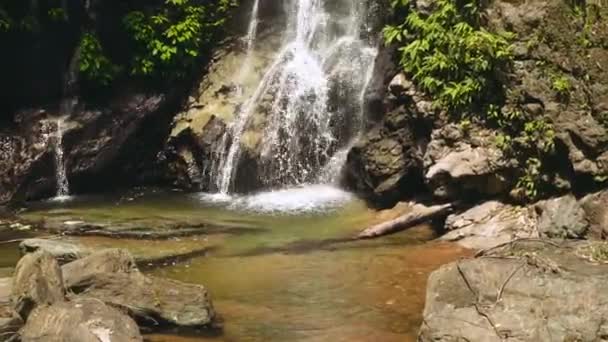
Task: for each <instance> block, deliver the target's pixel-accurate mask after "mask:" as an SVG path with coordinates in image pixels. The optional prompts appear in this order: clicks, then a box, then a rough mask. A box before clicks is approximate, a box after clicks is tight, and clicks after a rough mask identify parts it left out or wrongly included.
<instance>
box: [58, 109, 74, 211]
mask: <svg viewBox="0 0 608 342" xmlns="http://www.w3.org/2000/svg"><path fill="white" fill-rule="evenodd" d="M64 120H65V119H64V118H63V117H60V118H58V119H57V120H56V121H55V123H56V127H57V128H56V130H55V144H54V151H55V179H56V183H57V191H56V195H55V196H56V197H55V198H56V199H57V200H62V199H65V198H67V197H68V196H69V195H70V184H69V182H68V177H67V173H66V167H65V161H64V153H63V134H64V130H65V121H64Z"/></svg>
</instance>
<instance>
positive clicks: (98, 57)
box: [79, 32, 119, 86]
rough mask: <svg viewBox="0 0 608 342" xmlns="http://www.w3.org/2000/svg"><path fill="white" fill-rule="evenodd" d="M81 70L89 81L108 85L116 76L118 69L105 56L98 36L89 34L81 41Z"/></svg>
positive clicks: (83, 36)
mask: <svg viewBox="0 0 608 342" xmlns="http://www.w3.org/2000/svg"><path fill="white" fill-rule="evenodd" d="M79 52H80V59H79V70H80V74H81V75H82V76H84V78H85V79H86V80H87V81H90V82H93V83H96V84H100V85H104V86H105V85H108V84H110V82H112V80H113V79H114V77H115V76H116V74H117V73H118V71H119V70H118V69H119V68H118V67H117V66H116V65H114V64H112V62H111V61H110V60H109V59H108V58H107V57H106V56H105V55H104V53H103V48H102V46H101V43H100V42H99V39H97V36H96V35H95V34H93V33H90V32H87V33H85V34H83V35H82V38H81V40H80V47H79Z"/></svg>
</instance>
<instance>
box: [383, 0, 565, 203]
mask: <svg viewBox="0 0 608 342" xmlns="http://www.w3.org/2000/svg"><path fill="white" fill-rule="evenodd" d="M391 5H392V6H393V7H394V8H395V9H396V10H398V11H400V13H401V12H404V13H405V18H404V19H403V21H402V22H400V23H398V24H396V25H389V26H387V27H386V28H385V29H384V38H385V41H386V42H387V43H388V44H399V45H401V47H400V49H399V51H400V57H401V59H400V64H401V66H402V67H403V69H404V70H405V72H406V73H408V74H409V75H410V76H411V77H412V79H413V80H414V81H415V82H416V84H417V85H418V86H419V87H420V88H421V89H422V90H424V91H425V92H426V93H427V94H428V95H430V96H431V97H432V98H433V99H434V103H435V106H436V107H440V108H443V109H447V110H448V112H449V114H451V117H452V119H457V120H461V121H460V125H461V128H462V129H463V131H468V130H469V128H470V125H471V121H474V122H476V123H478V124H483V125H486V126H489V127H491V128H495V129H496V130H497V137H496V145H497V146H498V147H499V148H500V149H501V150H502V151H503V152H504V154H505V158H510V159H511V158H513V159H515V160H518V161H519V163H520V165H523V167H522V168H521V169H520V175H519V180H518V182H517V185H516V189H519V190H521V192H522V193H523V194H524V197H526V198H528V199H534V198H536V197H537V196H539V194H540V192H541V188H542V185H543V182H544V180H543V179H544V177H543V171H544V170H543V162H542V161H543V160H544V159H545V158H544V157H545V156H546V155H548V154H551V153H552V152H553V150H554V148H555V145H554V137H555V133H554V131H553V128H552V127H551V125H550V124H549V123H547V122H546V121H545V119H544V118H543V117H535V116H534V115H531V114H528V113H527V112H526V111H524V110H522V109H521V108H518V106H517V105H515V108H507V106H504V104H503V103H502V101H503V94H502V92H503V89H504V88H503V85H502V84H501V82H500V79H501V77H500V74H501V73H504V72H505V71H506V69H507V68H508V67H509V65H510V64H511V62H512V58H513V57H512V53H511V50H512V47H511V44H510V40H511V39H512V38H513V35H512V34H509V33H500V34H499V33H491V32H489V31H487V30H486V29H485V28H483V27H482V25H481V24H480V22H481V9H480V7H479V3H478V1H476V0H436V1H434V2H433V6H434V7H433V8H432V10H431V11H430V13H428V14H424V13H421V12H418V11H417V10H416V9H415V8H413V7H412V6H410V3H409V1H408V0H392V1H391ZM541 41H542V38H541V37H532V38H531V39H530V40H529V41H528V44H529V48H535V47H536V46H538V45H539V44H540V43H541ZM559 86H560V87H561V86H564V84H559ZM560 89H561V88H560ZM567 90H568V91H569V90H570V87H567Z"/></svg>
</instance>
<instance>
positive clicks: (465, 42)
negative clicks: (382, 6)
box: [384, 0, 512, 111]
mask: <svg viewBox="0 0 608 342" xmlns="http://www.w3.org/2000/svg"><path fill="white" fill-rule="evenodd" d="M392 5H393V6H394V7H397V8H399V7H408V6H409V2H408V1H404V0H393V1H392ZM434 5H435V9H434V10H433V11H432V13H430V14H429V15H428V16H425V15H423V14H422V13H419V12H418V11H416V10H414V9H409V14H408V15H407V16H406V18H405V20H404V21H403V22H402V23H401V24H399V25H389V26H387V27H386V28H385V29H384V37H385V40H386V42H387V43H389V44H390V43H395V42H398V43H404V44H405V45H404V46H402V47H401V48H400V49H399V51H400V53H401V60H400V63H401V66H402V67H403V68H404V69H405V71H406V72H408V73H409V74H411V75H412V76H413V79H414V81H416V82H417V83H418V85H419V86H420V87H421V88H422V89H423V90H424V91H426V92H427V93H429V94H430V95H432V96H433V97H434V98H435V99H436V105H437V106H442V107H445V108H447V109H449V110H452V111H469V110H472V109H473V108H472V107H473V106H474V105H475V104H479V103H482V102H484V101H485V100H487V99H488V98H490V97H491V95H492V94H490V93H489V92H490V91H491V88H492V87H491V86H492V83H493V82H494V80H495V76H496V75H495V73H496V71H499V70H501V69H503V68H504V67H505V66H507V65H508V64H509V63H510V61H511V58H512V56H511V46H510V44H509V41H508V38H510V37H509V35H508V34H503V35H500V34H494V33H490V32H488V31H487V30H485V29H484V28H482V27H481V26H480V24H479V17H480V16H479V7H478V5H477V2H476V1H475V0H437V1H436V2H435V3H434Z"/></svg>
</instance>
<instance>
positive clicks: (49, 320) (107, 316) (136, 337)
mask: <svg viewBox="0 0 608 342" xmlns="http://www.w3.org/2000/svg"><path fill="white" fill-rule="evenodd" d="M20 338H21V341H23V342H42V341H45V342H100V341H112V342H141V341H143V338H142V336H141V334H140V332H139V328H138V327H137V324H136V323H135V322H134V321H133V319H131V318H130V317H129V316H127V315H125V314H124V313H123V312H121V311H119V310H117V309H115V308H113V307H110V306H108V305H106V304H104V303H103V302H100V301H99V300H94V299H75V300H72V301H70V302H61V303H57V304H54V305H52V306H49V307H40V308H37V309H35V310H34V311H33V312H32V314H31V315H30V316H29V318H28V320H27V323H26V324H25V326H24V327H23V329H22V330H21V333H20Z"/></svg>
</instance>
